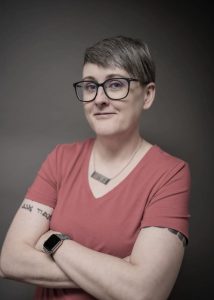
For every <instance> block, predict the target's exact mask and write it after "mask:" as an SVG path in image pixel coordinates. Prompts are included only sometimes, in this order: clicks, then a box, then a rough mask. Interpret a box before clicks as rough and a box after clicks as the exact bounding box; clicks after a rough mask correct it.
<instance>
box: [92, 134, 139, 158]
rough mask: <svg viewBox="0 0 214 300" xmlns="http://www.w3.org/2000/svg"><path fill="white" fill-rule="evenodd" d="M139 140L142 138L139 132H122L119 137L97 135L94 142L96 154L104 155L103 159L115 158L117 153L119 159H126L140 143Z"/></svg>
mask: <svg viewBox="0 0 214 300" xmlns="http://www.w3.org/2000/svg"><path fill="white" fill-rule="evenodd" d="M140 140H143V139H142V137H141V136H140V134H139V133H136V134H132V135H126V134H124V135H123V136H122V135H120V136H119V137H118V136H116V137H112V136H110V137H105V136H97V137H96V140H95V144H94V148H95V151H96V156H100V157H105V161H108V160H111V161H112V160H114V159H115V160H117V158H118V155H119V156H120V159H121V160H123V159H126V158H127V156H130V153H132V152H133V151H134V149H135V148H136V147H137V145H138V144H139V143H140Z"/></svg>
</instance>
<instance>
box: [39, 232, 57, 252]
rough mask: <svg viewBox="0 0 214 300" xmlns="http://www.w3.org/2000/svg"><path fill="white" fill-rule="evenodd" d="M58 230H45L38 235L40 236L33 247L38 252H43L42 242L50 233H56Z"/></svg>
mask: <svg viewBox="0 0 214 300" xmlns="http://www.w3.org/2000/svg"><path fill="white" fill-rule="evenodd" d="M58 233H60V232H58V231H53V230H49V231H47V232H45V233H44V234H43V235H41V236H40V238H39V239H38V241H37V243H36V245H35V249H36V250H38V251H40V252H44V250H43V244H44V242H45V241H46V240H47V239H48V238H49V237H50V236H51V235H52V234H58Z"/></svg>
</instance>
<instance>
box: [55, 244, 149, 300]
mask: <svg viewBox="0 0 214 300" xmlns="http://www.w3.org/2000/svg"><path fill="white" fill-rule="evenodd" d="M54 260H55V261H56V263H57V264H58V265H59V266H60V268H62V269H63V271H64V272H65V273H66V274H67V275H68V276H69V278H71V279H72V280H74V281H75V282H77V284H78V285H79V286H80V287H81V288H82V289H84V290H85V291H87V292H88V293H89V294H91V295H93V296H94V297H96V298H97V299H100V300H112V299H114V300H115V299H116V300H117V299H118V300H120V299H123V300H126V299H127V300H130V299H135V300H137V299H144V298H143V295H142V287H141V286H142V284H141V285H140V284H139V278H138V270H137V266H134V265H132V264H131V263H129V262H128V261H127V260H123V259H120V258H117V257H114V256H111V255H107V254H103V253H100V252H96V251H93V250H90V249H88V248H86V247H83V246H81V245H79V244H77V243H75V242H74V241H65V242H64V243H63V245H62V246H61V247H60V248H59V249H58V250H57V252H56V253H55V254H54Z"/></svg>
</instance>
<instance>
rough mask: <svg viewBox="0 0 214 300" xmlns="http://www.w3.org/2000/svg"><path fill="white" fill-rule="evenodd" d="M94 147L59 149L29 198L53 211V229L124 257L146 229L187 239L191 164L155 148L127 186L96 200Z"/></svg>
mask: <svg viewBox="0 0 214 300" xmlns="http://www.w3.org/2000/svg"><path fill="white" fill-rule="evenodd" d="M93 143H94V139H88V140H86V141H80V142H76V143H72V144H60V145H57V146H56V147H55V149H54V150H53V151H52V152H51V153H50V154H49V155H48V157H47V159H46V160H45V161H44V163H43V164H42V166H41V168H40V170H39V172H38V174H37V176H36V179H35V181H34V182H33V184H32V185H31V187H30V188H29V189H28V192H27V194H26V198H28V199H31V200H33V201H36V202H39V203H42V204H45V205H48V206H50V207H52V208H53V209H54V211H53V215H52V218H51V221H50V229H52V230H55V231H59V232H63V233H64V234H68V235H70V236H72V238H73V240H75V241H76V242H78V243H80V244H81V245H83V246H85V247H88V248H90V249H93V250H95V251H99V252H103V253H107V254H110V255H114V256H117V257H120V258H124V257H126V256H128V255H130V254H131V251H132V248H133V246H134V243H135V241H136V238H137V236H138V234H139V231H140V230H141V228H144V227H148V226H159V227H166V228H172V229H175V230H177V231H180V232H181V233H182V234H183V235H184V236H186V237H187V238H188V236H189V232H188V226H189V225H188V224H189V217H190V215H189V210H188V207H189V191H190V172H189V167H188V164H187V163H186V162H185V161H183V160H181V159H179V158H177V157H174V156H172V155H170V154H168V153H166V152H165V151H163V150H162V149H161V148H160V147H159V146H157V145H153V146H152V147H151V148H150V149H149V150H148V152H147V153H146V154H145V155H144V157H143V158H142V159H141V161H140V162H139V163H138V165H137V166H136V167H135V168H134V169H133V170H132V171H131V172H130V173H129V174H128V175H127V177H126V178H125V179H124V180H123V181H122V182H120V183H119V184H118V185H117V186H116V187H114V188H113V189H112V190H111V191H109V192H108V193H106V194H105V195H104V196H102V197H99V198H95V197H94V196H93V193H92V191H91V189H90V186H89V182H88V166H89V159H90V154H91V151H92V147H93ZM35 299H37V300H38V299H41V300H47V299H52V300H56V299H57V300H61V299H64V300H89V299H94V298H93V297H92V296H90V295H88V294H87V293H85V292H84V291H83V290H80V289H73V290H72V289H51V288H38V289H37V293H36V298H35Z"/></svg>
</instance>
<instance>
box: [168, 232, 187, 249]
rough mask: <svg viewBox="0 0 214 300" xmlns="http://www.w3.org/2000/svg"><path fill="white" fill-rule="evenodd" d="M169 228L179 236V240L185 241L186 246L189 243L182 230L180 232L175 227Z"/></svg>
mask: <svg viewBox="0 0 214 300" xmlns="http://www.w3.org/2000/svg"><path fill="white" fill-rule="evenodd" d="M168 230H169V231H170V232H171V233H173V234H175V235H177V237H178V238H179V240H181V242H182V243H183V246H184V247H185V246H187V243H188V241H187V238H186V237H185V236H184V235H183V234H182V233H181V232H179V231H177V230H175V229H172V228H168Z"/></svg>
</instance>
